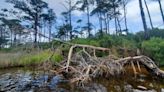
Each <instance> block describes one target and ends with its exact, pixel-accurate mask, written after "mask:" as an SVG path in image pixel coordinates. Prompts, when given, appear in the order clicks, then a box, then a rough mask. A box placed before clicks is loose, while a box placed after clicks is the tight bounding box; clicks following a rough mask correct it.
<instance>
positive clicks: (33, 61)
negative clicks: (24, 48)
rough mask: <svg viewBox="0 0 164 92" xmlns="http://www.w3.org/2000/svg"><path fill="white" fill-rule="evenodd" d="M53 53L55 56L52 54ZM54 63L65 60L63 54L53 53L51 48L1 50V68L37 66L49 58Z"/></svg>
mask: <svg viewBox="0 0 164 92" xmlns="http://www.w3.org/2000/svg"><path fill="white" fill-rule="evenodd" d="M52 54H53V56H52ZM50 56H52V57H51V59H50V61H51V62H52V63H55V62H60V61H62V60H63V57H62V55H60V54H59V53H53V52H52V51H50V50H44V51H33V52H30V53H27V52H15V53H13V52H12V53H10V52H0V68H8V67H18V66H22V67H24V66H31V65H33V66H35V65H38V64H41V63H43V62H45V61H47V60H48V59H49V57H50Z"/></svg>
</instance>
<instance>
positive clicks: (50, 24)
mask: <svg viewBox="0 0 164 92" xmlns="http://www.w3.org/2000/svg"><path fill="white" fill-rule="evenodd" d="M51 28H52V23H51V22H50V21H49V42H50V41H51V34H52V32H51V31H52V30H51Z"/></svg>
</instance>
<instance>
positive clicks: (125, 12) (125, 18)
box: [123, 2, 128, 33]
mask: <svg viewBox="0 0 164 92" xmlns="http://www.w3.org/2000/svg"><path fill="white" fill-rule="evenodd" d="M123 8H124V22H125V31H126V33H128V26H127V10H126V4H125V2H124V5H123Z"/></svg>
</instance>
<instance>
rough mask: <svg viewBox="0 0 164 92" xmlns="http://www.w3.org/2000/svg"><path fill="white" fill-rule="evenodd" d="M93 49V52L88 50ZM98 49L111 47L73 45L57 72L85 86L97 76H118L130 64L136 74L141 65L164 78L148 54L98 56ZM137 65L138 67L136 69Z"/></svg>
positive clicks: (163, 73) (163, 74) (103, 49)
mask: <svg viewBox="0 0 164 92" xmlns="http://www.w3.org/2000/svg"><path fill="white" fill-rule="evenodd" d="M75 48H81V50H79V51H77V52H75V51H74V49H75ZM87 49H91V50H92V51H93V54H91V53H90V52H88V51H87ZM96 50H101V51H109V53H110V49H107V48H101V47H94V46H89V45H79V44H78V45H73V46H72V47H71V48H70V50H69V54H68V59H67V60H66V61H63V62H61V63H60V64H57V66H58V68H57V69H56V70H55V73H58V74H63V76H67V75H68V76H67V77H68V78H69V79H70V82H71V83H77V84H80V85H81V86H83V84H85V83H88V82H89V81H91V79H92V78H95V77H100V76H102V77H106V78H108V77H109V76H117V75H120V74H122V73H124V72H125V70H124V67H125V66H126V65H127V64H130V65H131V66H132V68H133V71H134V74H137V70H139V72H142V71H141V68H140V67H141V65H142V66H145V68H146V69H147V70H148V72H150V73H151V74H153V75H155V76H157V77H160V78H164V72H163V71H162V70H160V69H159V68H158V67H157V66H156V65H155V63H154V62H153V61H152V60H151V59H150V58H149V57H146V56H135V57H126V58H120V59H116V58H112V57H114V56H113V55H108V56H107V57H97V56H96ZM135 65H136V66H137V68H138V69H136V67H135Z"/></svg>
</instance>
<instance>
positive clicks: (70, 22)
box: [69, 0, 73, 40]
mask: <svg viewBox="0 0 164 92" xmlns="http://www.w3.org/2000/svg"><path fill="white" fill-rule="evenodd" d="M71 8H72V2H71V0H70V1H69V27H70V29H69V33H70V40H72V39H73V35H72V15H71V13H72V10H71Z"/></svg>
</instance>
